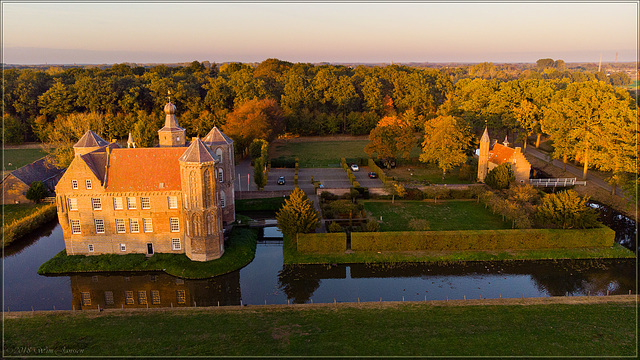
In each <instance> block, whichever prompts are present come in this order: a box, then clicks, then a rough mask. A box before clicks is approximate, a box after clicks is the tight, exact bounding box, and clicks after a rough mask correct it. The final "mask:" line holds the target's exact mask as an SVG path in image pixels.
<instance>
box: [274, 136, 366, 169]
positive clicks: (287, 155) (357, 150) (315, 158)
mask: <svg viewBox="0 0 640 360" xmlns="http://www.w3.org/2000/svg"><path fill="white" fill-rule="evenodd" d="M368 143H369V140H347V141H314V142H291V143H275V144H273V145H272V150H271V154H270V158H271V159H276V158H281V159H291V160H294V159H295V158H296V157H297V158H298V159H299V164H300V167H303V168H326V167H340V158H346V159H350V158H353V159H355V158H368V157H369V156H368V155H367V154H366V153H365V152H364V147H365V146H367V144H368ZM347 161H348V160H347Z"/></svg>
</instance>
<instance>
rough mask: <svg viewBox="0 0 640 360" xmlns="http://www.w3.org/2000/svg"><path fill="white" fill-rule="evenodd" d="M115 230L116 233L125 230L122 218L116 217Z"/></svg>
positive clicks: (121, 232)
mask: <svg viewBox="0 0 640 360" xmlns="http://www.w3.org/2000/svg"><path fill="white" fill-rule="evenodd" d="M116 232H117V233H118V234H123V233H125V232H127V230H126V228H125V227H124V219H116Z"/></svg>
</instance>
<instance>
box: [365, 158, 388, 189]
mask: <svg viewBox="0 0 640 360" xmlns="http://www.w3.org/2000/svg"><path fill="white" fill-rule="evenodd" d="M369 169H371V171H373V172H374V173H376V174H378V178H379V179H380V181H382V183H383V184H386V183H387V175H385V173H384V171H382V169H380V167H379V166H378V165H377V164H376V162H375V161H373V159H371V158H370V159H369Z"/></svg>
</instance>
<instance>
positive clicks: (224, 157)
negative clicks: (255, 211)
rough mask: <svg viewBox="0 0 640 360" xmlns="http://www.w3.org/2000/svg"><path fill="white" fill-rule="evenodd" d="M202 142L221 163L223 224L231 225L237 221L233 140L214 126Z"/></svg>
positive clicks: (218, 174) (218, 176)
mask: <svg viewBox="0 0 640 360" xmlns="http://www.w3.org/2000/svg"><path fill="white" fill-rule="evenodd" d="M202 141H203V142H204V143H205V144H206V145H207V146H208V147H209V148H210V149H211V152H212V153H213V154H215V156H216V159H218V161H219V163H218V165H217V167H216V181H217V184H216V185H217V188H218V200H219V201H220V207H221V208H222V221H223V223H226V224H230V223H232V222H234V221H235V220H236V211H235V180H236V172H235V159H234V150H233V140H232V139H231V138H229V137H228V136H227V135H225V134H224V133H223V132H222V131H220V129H218V127H216V126H214V127H213V129H211V131H209V133H208V134H207V136H205V137H204V138H203V139H202Z"/></svg>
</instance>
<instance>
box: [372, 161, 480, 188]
mask: <svg viewBox="0 0 640 360" xmlns="http://www.w3.org/2000/svg"><path fill="white" fill-rule="evenodd" d="M383 171H384V173H385V175H387V177H393V178H395V179H396V180H398V181H399V182H402V183H405V184H419V185H423V184H472V183H475V181H469V180H462V179H460V178H459V177H458V175H459V174H460V168H459V167H457V168H455V169H451V170H450V171H448V172H447V176H445V178H444V180H442V170H441V169H440V168H438V167H437V166H436V165H434V164H425V163H415V164H409V165H399V166H397V167H396V168H394V169H383Z"/></svg>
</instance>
